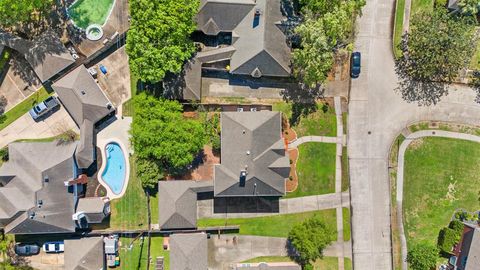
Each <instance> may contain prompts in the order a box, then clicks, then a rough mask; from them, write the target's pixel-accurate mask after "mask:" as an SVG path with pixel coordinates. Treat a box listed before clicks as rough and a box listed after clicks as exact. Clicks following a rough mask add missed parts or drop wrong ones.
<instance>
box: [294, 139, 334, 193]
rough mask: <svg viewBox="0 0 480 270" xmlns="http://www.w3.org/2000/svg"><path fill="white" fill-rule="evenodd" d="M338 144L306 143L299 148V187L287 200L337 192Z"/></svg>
mask: <svg viewBox="0 0 480 270" xmlns="http://www.w3.org/2000/svg"><path fill="white" fill-rule="evenodd" d="M336 147H337V146H336V144H333V143H318V142H309V143H304V144H302V145H300V146H299V147H298V151H299V154H298V161H297V175H298V187H297V189H296V190H295V191H293V192H289V193H287V195H286V197H287V198H293V197H302V196H309V195H319V194H328V193H333V192H335V159H336Z"/></svg>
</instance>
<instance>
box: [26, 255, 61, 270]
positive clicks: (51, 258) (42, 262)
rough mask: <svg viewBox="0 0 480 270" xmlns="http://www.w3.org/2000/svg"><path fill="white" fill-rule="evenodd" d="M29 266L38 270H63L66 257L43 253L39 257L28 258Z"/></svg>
mask: <svg viewBox="0 0 480 270" xmlns="http://www.w3.org/2000/svg"><path fill="white" fill-rule="evenodd" d="M27 261H28V262H29V266H31V267H33V268H34V269H38V270H63V269H65V267H64V255H63V253H59V254H47V253H45V252H43V251H41V252H40V253H39V254H38V255H35V256H30V257H27Z"/></svg>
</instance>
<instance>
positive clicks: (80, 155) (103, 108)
mask: <svg viewBox="0 0 480 270" xmlns="http://www.w3.org/2000/svg"><path fill="white" fill-rule="evenodd" d="M52 88H53V90H54V91H55V92H56V93H57V94H58V97H59V98H60V101H61V102H62V104H63V105H64V106H65V109H66V110H67V111H68V113H69V114H70V115H71V116H72V118H73V120H74V121H75V123H76V124H77V125H78V127H79V128H80V144H79V145H78V148H77V149H76V151H75V158H76V161H77V163H78V166H79V167H80V168H82V169H88V168H90V167H91V166H92V164H93V163H94V162H95V160H96V150H95V145H96V144H95V137H96V136H95V135H96V132H95V127H96V125H97V124H98V123H99V122H101V121H102V120H104V119H106V118H108V117H109V116H112V115H114V114H115V107H113V105H112V103H111V102H110V101H109V100H108V98H107V97H106V96H105V94H104V93H103V91H102V89H100V87H99V86H98V84H97V83H96V82H95V80H94V79H93V77H92V76H91V75H90V73H88V71H87V69H86V68H85V66H83V65H81V66H79V67H77V68H76V69H74V70H73V71H71V72H70V73H68V74H67V75H65V76H64V77H62V78H61V79H60V80H58V81H56V82H55V83H54V84H53V85H52Z"/></svg>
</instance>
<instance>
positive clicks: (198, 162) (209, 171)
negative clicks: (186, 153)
mask: <svg viewBox="0 0 480 270" xmlns="http://www.w3.org/2000/svg"><path fill="white" fill-rule="evenodd" d="M215 164H220V157H219V156H218V155H216V154H214V153H213V151H212V147H211V146H209V145H205V146H204V147H203V151H202V152H201V153H200V154H199V155H198V156H197V157H196V158H195V161H194V162H193V167H194V168H193V169H192V170H190V171H189V172H187V173H185V174H182V175H168V176H167V177H166V180H195V181H201V180H213V168H214V165H215Z"/></svg>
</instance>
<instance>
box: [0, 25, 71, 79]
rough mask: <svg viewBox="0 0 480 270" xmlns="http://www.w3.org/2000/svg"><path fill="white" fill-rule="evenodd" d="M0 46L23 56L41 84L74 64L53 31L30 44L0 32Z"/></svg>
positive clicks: (47, 32)
mask: <svg viewBox="0 0 480 270" xmlns="http://www.w3.org/2000/svg"><path fill="white" fill-rule="evenodd" d="M0 44H1V45H4V46H7V47H10V48H11V49H13V50H16V51H18V52H19V53H20V54H23V55H24V57H25V59H26V60H27V61H28V63H29V64H30V66H31V67H32V68H33V70H34V71H35V74H37V76H38V77H39V78H40V80H41V81H42V82H45V81H47V80H49V79H50V78H51V77H53V76H55V75H56V74H58V73H59V72H60V71H62V70H64V69H66V68H67V67H69V66H70V65H72V64H73V63H75V60H73V58H72V56H71V55H70V53H69V52H68V50H67V49H66V48H65V46H64V45H63V44H62V42H61V41H60V39H59V38H58V37H57V36H56V35H55V33H54V32H53V31H46V32H45V33H43V34H42V35H41V36H40V37H39V38H37V39H36V40H35V41H33V42H31V41H28V40H25V39H22V38H20V37H17V36H15V35H12V34H10V33H7V32H5V31H1V30H0Z"/></svg>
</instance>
